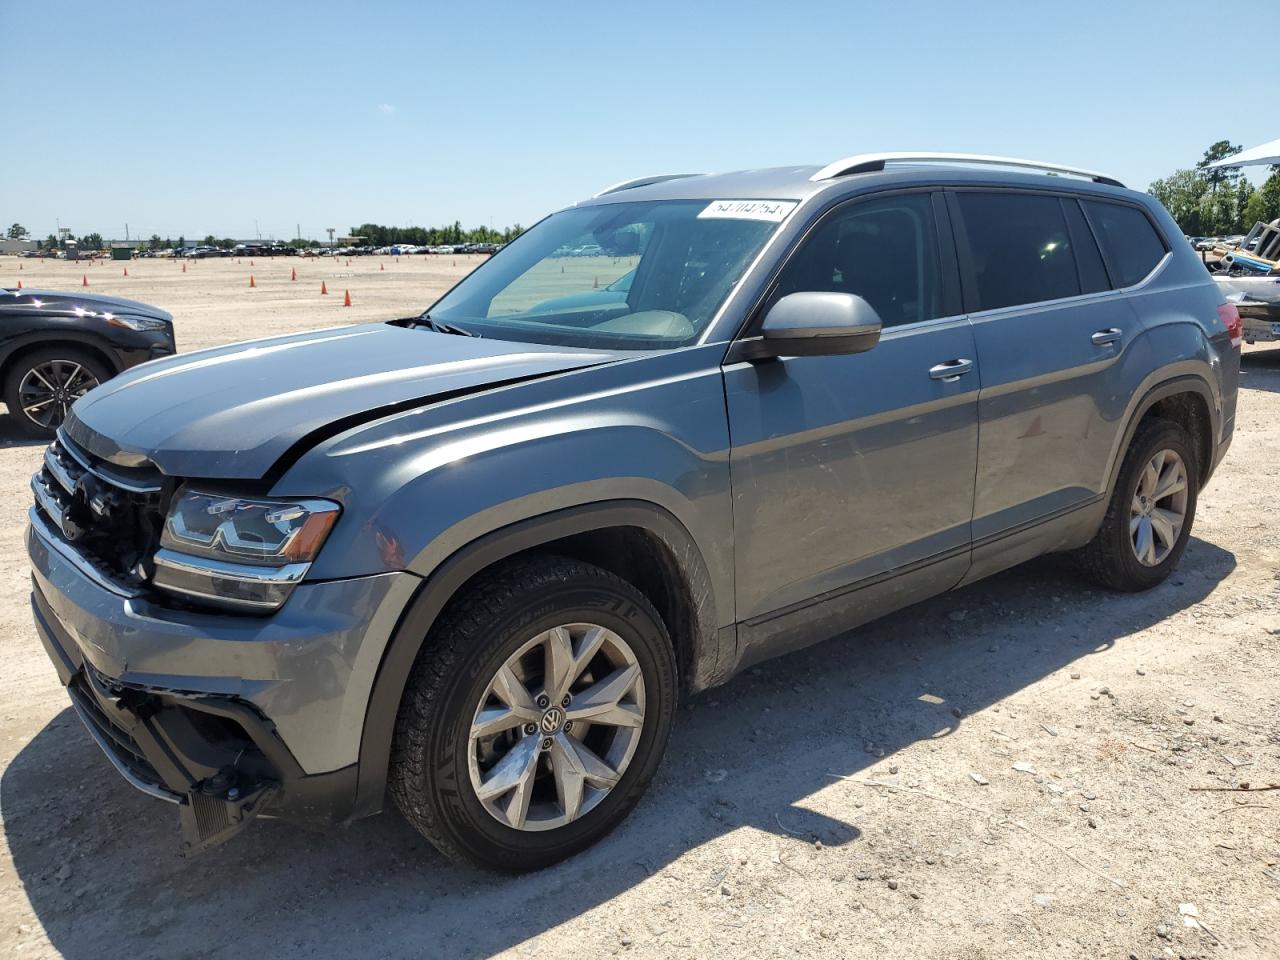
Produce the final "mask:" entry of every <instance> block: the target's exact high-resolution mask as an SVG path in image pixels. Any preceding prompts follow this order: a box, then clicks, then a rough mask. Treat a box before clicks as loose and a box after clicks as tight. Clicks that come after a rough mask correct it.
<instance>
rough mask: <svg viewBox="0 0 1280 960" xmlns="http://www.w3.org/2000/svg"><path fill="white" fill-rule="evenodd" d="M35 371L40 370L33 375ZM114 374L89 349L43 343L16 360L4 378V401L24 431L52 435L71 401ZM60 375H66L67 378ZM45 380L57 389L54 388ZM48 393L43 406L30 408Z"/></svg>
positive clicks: (38, 434) (37, 435)
mask: <svg viewBox="0 0 1280 960" xmlns="http://www.w3.org/2000/svg"><path fill="white" fill-rule="evenodd" d="M33 371H36V372H37V374H36V375H34V376H33ZM40 371H43V372H44V374H46V375H47V376H46V377H45V380H44V381H41V380H40V379H39V372H40ZM51 371H52V373H51ZM111 376H112V372H111V370H110V369H109V368H108V367H107V366H106V365H105V364H104V363H103V362H102V361H101V360H99V359H98V358H97V357H95V356H94V355H93V354H91V353H89V352H88V351H86V350H82V349H80V348H78V347H42V348H41V349H39V350H33V351H32V352H31V353H28V354H26V355H25V356H22V357H19V358H18V359H17V360H16V361H14V364H13V366H12V367H11V368H10V369H9V375H8V376H7V377H6V378H5V382H4V402H5V405H6V406H7V407H8V408H9V414H10V416H11V417H12V418H13V422H14V424H15V425H16V426H17V428H18V430H19V431H20V432H21V433H22V434H24V435H25V436H28V437H36V438H41V439H49V438H51V437H53V435H54V433H56V432H57V429H58V427H60V426H61V425H62V421H63V420H64V419H66V414H67V411H68V410H70V409H71V404H72V403H74V402H75V400H76V399H77V398H78V397H80V396H83V395H84V394H85V393H87V392H88V391H89V390H91V389H92V388H93V387H96V386H97V385H98V384H100V383H105V382H106V381H107V380H110V379H111ZM59 377H65V378H66V382H65V383H64V382H63V381H62V380H60V379H58V378H59ZM46 384H48V385H49V386H53V387H56V388H58V390H54V391H51V390H49V389H47V388H46ZM60 391H61V392H60ZM46 395H47V396H50V397H52V399H50V400H47V401H45V402H44V405H43V406H40V407H36V408H34V409H31V410H30V411H29V410H28V409H27V407H29V406H31V405H32V403H33V401H35V402H36V403H39V402H40V399H41V398H43V397H45V396H46Z"/></svg>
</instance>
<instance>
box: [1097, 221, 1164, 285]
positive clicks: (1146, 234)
mask: <svg viewBox="0 0 1280 960" xmlns="http://www.w3.org/2000/svg"><path fill="white" fill-rule="evenodd" d="M1082 202H1083V203H1084V208H1085V212H1086V213H1087V214H1088V215H1089V222H1090V223H1092V224H1093V232H1094V233H1095V234H1096V235H1097V237H1098V243H1100V244H1101V245H1102V253H1103V255H1104V256H1105V257H1106V258H1107V265H1108V266H1109V267H1110V268H1111V281H1112V286H1115V287H1131V286H1133V285H1134V284H1135V283H1138V282H1139V281H1141V280H1143V279H1144V278H1145V277H1146V276H1147V275H1148V274H1150V273H1151V271H1152V270H1154V269H1155V268H1156V264H1157V263H1159V262H1160V261H1161V260H1163V259H1164V255H1165V253H1167V252H1168V251H1167V249H1166V247H1165V245H1164V241H1163V240H1161V239H1160V234H1158V233H1156V228H1155V227H1154V226H1152V225H1151V221H1150V220H1148V219H1147V215H1146V214H1145V213H1143V212H1142V211H1141V210H1139V209H1138V208H1137V207H1130V206H1127V205H1124V204H1119V203H1107V202H1105V201H1100V200H1085V201H1082Z"/></svg>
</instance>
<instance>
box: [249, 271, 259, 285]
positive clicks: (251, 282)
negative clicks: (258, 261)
mask: <svg viewBox="0 0 1280 960" xmlns="http://www.w3.org/2000/svg"><path fill="white" fill-rule="evenodd" d="M257 285H258V284H257V281H255V280H254V279H253V274H252V273H251V274H249V286H250V287H256V286H257Z"/></svg>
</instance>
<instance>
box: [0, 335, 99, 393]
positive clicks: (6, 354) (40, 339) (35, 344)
mask: <svg viewBox="0 0 1280 960" xmlns="http://www.w3.org/2000/svg"><path fill="white" fill-rule="evenodd" d="M62 345H66V346H70V347H74V348H75V349H77V350H82V351H84V352H85V353H88V354H90V355H91V356H93V358H94V359H96V360H100V361H101V362H102V364H103V365H104V366H105V367H106V368H107V369H108V370H109V371H111V375H112V376H115V375H116V374H118V373H120V370H121V366H120V361H119V360H118V359H117V358H116V356H115V353H114V352H112V351H111V350H110V349H109V348H107V347H106V346H104V344H103V342H102V341H101V340H99V339H98V338H97V337H95V336H93V335H92V334H89V333H80V332H79V331H73V330H59V331H57V332H56V333H53V334H52V335H51V331H47V330H46V331H40V332H35V333H28V334H23V335H22V336H20V337H15V338H14V339H13V340H11V341H10V342H9V343H7V344H5V345H4V348H3V349H2V350H0V384H5V383H8V380H9V375H10V373H12V372H13V368H14V365H15V364H17V363H18V362H19V361H20V360H21V359H22V358H23V357H25V356H28V355H30V354H32V353H35V352H36V351H37V350H46V349H49V348H51V347H58V346H62Z"/></svg>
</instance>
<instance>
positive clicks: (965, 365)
mask: <svg viewBox="0 0 1280 960" xmlns="http://www.w3.org/2000/svg"><path fill="white" fill-rule="evenodd" d="M972 369H973V361H972V360H964V359H961V360H948V361H947V362H946V363H939V364H937V365H936V366H932V367H930V368H929V379H930V380H941V381H942V382H943V383H955V382H956V381H957V380H959V379H960V378H961V377H963V376H964V375H965V374H966V373H968V372H969V371H970V370H972Z"/></svg>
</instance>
